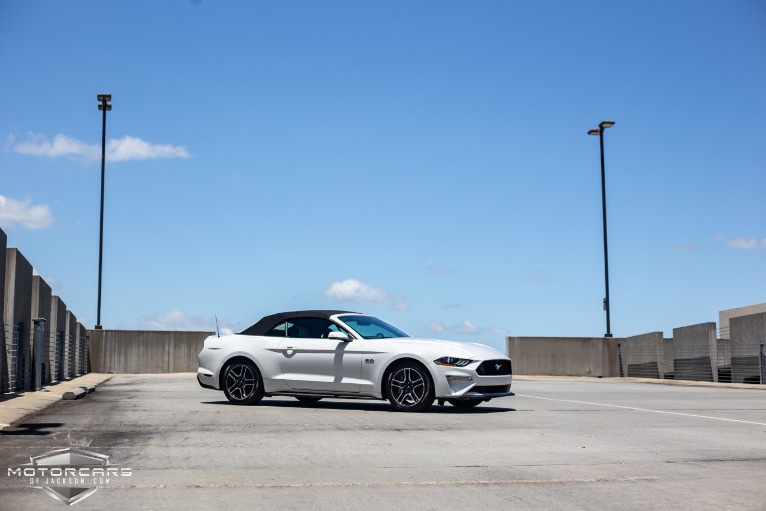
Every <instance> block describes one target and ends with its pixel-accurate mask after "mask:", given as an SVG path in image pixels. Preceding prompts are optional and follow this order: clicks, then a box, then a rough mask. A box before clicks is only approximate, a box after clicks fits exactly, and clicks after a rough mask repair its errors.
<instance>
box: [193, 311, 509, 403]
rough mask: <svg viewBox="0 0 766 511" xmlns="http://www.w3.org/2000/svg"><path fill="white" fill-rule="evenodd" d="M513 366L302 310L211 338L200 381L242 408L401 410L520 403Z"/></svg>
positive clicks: (470, 350) (381, 324)
mask: <svg viewBox="0 0 766 511" xmlns="http://www.w3.org/2000/svg"><path fill="white" fill-rule="evenodd" d="M512 378H513V371H512V368H511V359H509V358H508V357H506V356H505V355H503V354H502V353H500V352H499V351H497V350H496V349H494V348H490V347H489V346H484V345H482V344H474V343H462V342H451V341H441V340H433V339H416V338H413V337H410V336H409V335H407V334H406V333H404V332H402V331H401V330H399V329H398V328H396V327H394V326H392V325H389V324H388V323H386V322H385V321H382V320H380V319H378V318H376V317H373V316H367V315H364V314H359V313H356V312H344V311H297V312H283V313H280V314H273V315H271V316H266V317H264V318H263V319H261V320H260V321H259V322H257V323H256V324H254V325H253V326H251V327H250V328H247V329H246V330H245V331H243V332H242V333H239V334H233V335H226V336H223V337H218V336H211V337H208V338H207V339H206V340H205V346H204V348H203V349H202V351H201V352H200V354H199V370H198V371H197V380H198V381H199V384H200V385H202V386H203V387H205V388H209V389H216V390H223V392H224V394H226V398H227V399H228V400H229V401H230V402H232V403H234V404H238V405H250V404H254V403H257V402H259V401H260V400H261V399H262V398H263V397H271V396H292V397H295V398H296V399H298V400H299V401H303V402H310V403H311V402H316V401H319V400H320V399H322V398H325V397H327V398H363V399H365V398H366V399H388V400H389V401H390V402H391V404H392V405H393V407H394V408H395V409H397V410H401V411H412V412H415V411H420V410H425V409H426V408H428V407H430V406H431V405H432V404H433V402H434V401H435V400H438V402H439V404H444V402H445V401H446V402H449V403H451V404H452V405H454V406H457V407H459V408H468V407H472V406H476V405H478V404H479V403H481V402H483V401H489V400H490V399H492V398H495V397H504V396H512V395H513V392H511V379H512Z"/></svg>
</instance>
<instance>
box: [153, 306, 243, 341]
mask: <svg viewBox="0 0 766 511" xmlns="http://www.w3.org/2000/svg"><path fill="white" fill-rule="evenodd" d="M218 326H219V328H220V330H221V335H229V334H231V333H232V330H231V328H229V327H228V323H227V322H225V321H219V322H218ZM139 328H144V329H147V330H174V331H178V330H181V331H201V332H215V317H210V316H194V317H189V316H187V315H186V313H184V312H182V311H179V310H174V311H170V312H167V313H165V314H155V315H151V316H143V317H142V318H141V320H140V321H139Z"/></svg>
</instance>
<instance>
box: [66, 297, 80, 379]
mask: <svg viewBox="0 0 766 511" xmlns="http://www.w3.org/2000/svg"><path fill="white" fill-rule="evenodd" d="M64 339H65V343H64V360H65V365H66V370H65V376H66V378H67V379H70V378H73V377H74V371H75V346H76V344H77V317H76V316H75V315H74V314H72V311H69V310H68V311H66V327H65V332H64Z"/></svg>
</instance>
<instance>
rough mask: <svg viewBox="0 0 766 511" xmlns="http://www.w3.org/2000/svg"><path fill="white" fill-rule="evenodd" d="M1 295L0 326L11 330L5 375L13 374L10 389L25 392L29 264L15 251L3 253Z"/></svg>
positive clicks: (28, 363)
mask: <svg viewBox="0 0 766 511" xmlns="http://www.w3.org/2000/svg"><path fill="white" fill-rule="evenodd" d="M4 293H5V304H4V309H3V323H5V325H6V332H7V331H8V329H9V328H8V327H9V326H10V327H11V329H13V331H14V335H11V336H10V337H11V339H9V336H8V335H7V333H6V339H5V341H6V342H5V349H6V352H7V355H6V360H7V361H8V364H9V365H8V367H9V369H10V371H9V372H11V373H14V374H15V379H16V381H15V384H14V386H13V388H14V389H15V390H16V391H23V390H29V389H30V388H31V383H32V325H31V324H30V320H31V318H32V265H31V264H29V261H27V260H26V258H25V257H24V256H23V255H22V254H21V252H19V250H18V249H15V248H7V249H6V250H5V291H4ZM13 337H15V338H16V340H15V341H14V339H13ZM9 341H10V342H9ZM14 366H15V367H14Z"/></svg>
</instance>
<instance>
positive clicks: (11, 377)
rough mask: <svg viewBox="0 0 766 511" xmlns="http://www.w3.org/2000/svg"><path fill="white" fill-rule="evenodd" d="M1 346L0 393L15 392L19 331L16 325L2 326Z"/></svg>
mask: <svg viewBox="0 0 766 511" xmlns="http://www.w3.org/2000/svg"><path fill="white" fill-rule="evenodd" d="M2 327H3V328H2V334H3V339H2V340H3V345H2V353H0V355H1V356H2V360H0V393H2V394H7V393H13V392H17V379H18V364H19V363H18V361H19V329H18V326H16V325H6V324H2Z"/></svg>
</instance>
